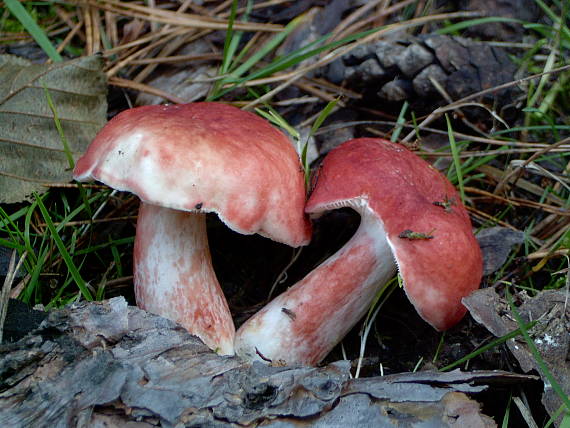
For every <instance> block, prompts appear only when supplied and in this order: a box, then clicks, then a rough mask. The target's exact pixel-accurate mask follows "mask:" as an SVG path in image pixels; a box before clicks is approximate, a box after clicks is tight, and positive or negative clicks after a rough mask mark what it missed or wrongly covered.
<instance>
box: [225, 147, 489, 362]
mask: <svg viewBox="0 0 570 428" xmlns="http://www.w3.org/2000/svg"><path fill="white" fill-rule="evenodd" d="M341 207H350V208H352V209H354V210H355V211H357V212H358V213H359V214H360V216H361V223H360V226H359V227H358V230H357V231H356V233H355V234H354V236H353V237H352V238H351V239H350V240H349V241H348V242H347V243H346V244H345V245H344V246H343V247H342V248H341V249H340V250H339V251H338V252H336V253H335V254H334V255H332V256H331V257H330V258H329V259H327V260H326V261H325V262H324V263H323V264H321V265H319V266H318V267H317V268H315V269H314V270H313V271H312V272H310V273H309V274H308V275H307V276H306V277H305V278H303V279H302V280H301V281H300V282H298V283H297V284H295V285H294V286H292V287H291V288H289V289H288V290H287V291H285V292H284V293H283V294H281V295H280V296H278V297H277V298H275V299H274V300H272V301H271V302H270V303H268V304H267V305H266V306H265V307H264V308H262V309H261V310H260V311H259V312H257V313H256V314H255V315H253V316H252V317H251V318H250V319H248V320H247V321H246V322H245V323H244V324H243V325H242V326H241V327H240V328H239V329H238V332H237V334H236V353H237V354H238V355H241V356H242V357H244V358H246V359H249V360H256V359H258V360H259V359H261V360H266V361H267V360H271V361H275V362H281V363H286V364H309V365H314V364H317V363H318V362H320V361H321V360H322V359H323V358H324V357H325V356H326V355H327V354H328V353H329V352H330V351H331V350H332V348H333V347H334V346H335V345H336V344H337V343H338V342H339V341H340V340H341V339H342V338H343V337H344V336H345V335H346V333H347V332H348V331H349V330H350V329H351V328H352V327H353V326H354V325H355V324H356V322H358V320H359V319H361V318H362V316H363V315H364V314H365V313H366V312H367V310H368V308H369V306H370V304H371V302H372V300H373V298H374V296H375V294H376V293H377V292H378V290H379V287H381V286H382V285H383V284H385V283H386V282H387V281H388V280H389V279H390V277H391V276H392V275H393V273H394V272H395V268H396V266H397V267H398V269H399V271H400V275H401V277H402V278H403V283H404V290H405V292H406V294H407V296H408V298H409V300H410V301H411V302H412V303H413V305H414V306H415V308H416V310H417V312H418V313H419V315H420V316H421V317H422V318H423V319H424V320H425V321H427V322H428V323H429V324H431V325H432V326H433V327H435V328H436V329H437V330H445V329H448V328H450V327H452V326H453V325H454V324H456V323H457V322H458V321H459V320H460V319H461V318H462V317H463V315H464V314H465V312H466V308H465V307H464V306H463V305H462V303H461V299H462V298H463V297H464V296H467V295H468V294H470V293H471V292H472V291H474V290H476V289H477V288H478V287H479V282H480V280H481V275H482V258H481V251H480V249H479V246H478V244H477V241H476V239H475V237H474V236H473V233H472V230H471V223H470V220H469V216H468V214H467V212H466V210H465V208H464V207H463V206H462V204H461V201H460V199H459V196H458V194H457V192H456V190H455V189H454V187H453V186H452V185H451V183H450V182H449V181H448V180H447V179H446V178H445V177H444V176H443V175H442V174H441V173H439V172H438V171H437V170H436V169H435V168H433V167H432V166H431V165H429V164H428V163H427V162H425V161H424V160H423V159H421V158H420V157H418V156H416V155H415V154H413V153H412V152H410V151H409V150H407V149H406V148H404V147H403V146H401V145H398V144H395V143H391V142H389V141H385V140H382V139H375V138H360V139H354V140H350V141H347V142H345V143H343V144H341V145H340V146H339V147H337V148H336V149H334V150H331V151H330V152H329V153H328V155H327V156H326V157H325V159H324V161H323V164H322V166H321V168H320V169H319V171H318V175H317V177H316V184H315V188H314V190H313V193H312V194H311V196H310V198H309V200H308V202H307V205H306V207H305V211H306V212H307V213H310V214H311V215H313V216H314V215H319V214H322V213H323V212H325V211H328V210H332V209H337V208H341Z"/></svg>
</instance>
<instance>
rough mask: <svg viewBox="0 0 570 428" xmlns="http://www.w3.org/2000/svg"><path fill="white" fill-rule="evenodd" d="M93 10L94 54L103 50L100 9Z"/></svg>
mask: <svg viewBox="0 0 570 428" xmlns="http://www.w3.org/2000/svg"><path fill="white" fill-rule="evenodd" d="M90 10H91V23H92V27H91V28H92V29H93V48H92V49H93V53H95V52H99V51H100V50H101V17H100V16H99V9H96V8H94V7H92V8H90Z"/></svg>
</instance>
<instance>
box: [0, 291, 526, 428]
mask: <svg viewBox="0 0 570 428" xmlns="http://www.w3.org/2000/svg"><path fill="white" fill-rule="evenodd" d="M0 355H1V358H0V426H2V427H4V426H9V427H14V428H16V427H29V426H33V427H71V426H82V427H149V426H157V425H160V426H164V427H174V426H176V427H182V426H186V427H191V426H200V427H204V426H216V427H237V426H271V427H293V426H298V425H299V424H303V425H309V426H315V427H337V426H338V427H341V426H342V427H345V426H359V427H377V426H406V427H415V426H422V427H428V426H433V427H445V426H459V424H461V425H462V426H463V427H487V426H494V422H493V421H492V420H491V419H490V418H488V417H486V416H484V415H482V414H481V411H480V408H479V404H478V403H477V402H475V401H473V400H472V399H470V398H468V397H467V396H466V395H465V394H466V393H469V394H473V393H477V392H480V391H482V390H484V389H486V388H487V386H486V384H488V383H492V382H501V381H502V382H509V381H511V382H521V381H523V380H525V379H526V380H528V379H531V378H533V377H532V376H521V375H515V374H511V373H505V372H495V371H484V372H474V373H462V372H460V371H455V372H450V373H438V372H427V371H426V372H419V373H413V374H406V373H404V374H397V375H391V376H385V377H379V378H367V379H350V376H349V369H350V363H349V362H347V361H339V362H336V363H333V364H330V365H328V366H326V367H319V368H314V367H274V366H267V365H263V364H260V363H255V364H253V365H249V364H247V363H244V362H243V361H241V360H239V359H237V358H234V357H221V356H218V355H216V354H214V353H212V352H211V351H210V350H209V349H208V348H207V347H206V346H205V345H204V344H203V343H202V342H200V341H199V339H197V338H196V337H194V336H191V335H190V334H188V333H187V332H186V331H185V330H183V329H182V328H181V327H179V326H177V325H176V324H174V323H172V322H171V321H169V320H166V319H164V318H161V317H158V316H156V315H152V314H149V313H147V312H145V311H143V310H140V309H138V308H135V307H128V306H127V304H126V302H125V300H124V299H123V298H120V297H119V298H114V299H111V300H108V301H105V302H99V303H93V302H91V303H86V302H83V303H79V304H75V305H73V306H70V307H68V308H66V309H63V310H59V311H53V312H50V313H49V314H48V317H47V318H46V320H45V321H44V322H43V323H42V324H41V326H40V328H39V329H37V330H35V331H34V332H32V333H31V334H29V335H28V336H26V337H25V338H24V339H22V340H20V341H19V342H16V343H9V344H4V345H1V346H0Z"/></svg>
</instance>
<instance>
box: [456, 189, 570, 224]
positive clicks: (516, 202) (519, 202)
mask: <svg viewBox="0 0 570 428" xmlns="http://www.w3.org/2000/svg"><path fill="white" fill-rule="evenodd" d="M465 191H466V192H468V193H474V194H476V195H481V196H485V197H487V198H490V199H494V200H497V201H499V202H503V203H507V204H511V205H513V206H515V207H528V208H534V209H537V210H542V211H545V212H548V213H552V214H556V215H558V216H562V217H570V211H567V210H564V209H562V208H556V207H552V206H550V205H547V204H541V203H540V202H533V201H527V200H526V199H520V198H505V197H502V196H499V195H495V194H494V193H491V192H487V191H485V190H481V189H478V188H476V187H469V186H466V187H465Z"/></svg>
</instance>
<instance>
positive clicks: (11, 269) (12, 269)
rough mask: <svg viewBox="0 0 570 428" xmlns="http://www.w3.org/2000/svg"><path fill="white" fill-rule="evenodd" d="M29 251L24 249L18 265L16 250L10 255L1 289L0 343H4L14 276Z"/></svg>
mask: <svg viewBox="0 0 570 428" xmlns="http://www.w3.org/2000/svg"><path fill="white" fill-rule="evenodd" d="M27 254H28V253H27V252H26V251H24V254H22V257H20V260H19V261H18V264H17V265H16V250H13V251H12V256H11V257H10V264H9V265H8V273H7V275H6V278H5V279H4V285H3V287H2V290H1V291H0V343H2V336H3V335H4V321H6V314H7V312H8V299H9V298H10V289H11V288H12V283H13V282H14V278H16V275H17V274H18V271H19V270H20V268H21V267H22V264H23V263H24V260H25V259H26V255H27Z"/></svg>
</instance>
